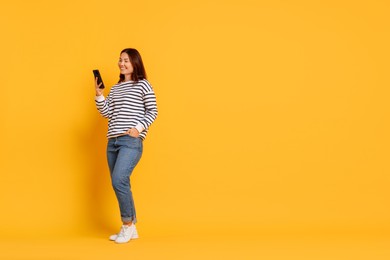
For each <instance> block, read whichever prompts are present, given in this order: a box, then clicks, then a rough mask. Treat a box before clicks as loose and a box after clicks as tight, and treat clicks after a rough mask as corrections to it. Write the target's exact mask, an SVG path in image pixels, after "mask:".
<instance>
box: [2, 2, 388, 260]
mask: <svg viewBox="0 0 390 260" xmlns="http://www.w3.org/2000/svg"><path fill="white" fill-rule="evenodd" d="M389 7H390V5H389V3H388V2H387V1H380V0H375V1H333V0H332V1H302V0H299V1H282V0H275V1H271V0H269V1H255V0H241V1H232V0H230V1H229V0H226V1H223V0H197V1H179V0H166V1H156V0H146V1H129V0H126V1H124V0H123V1H121V0H111V1H95V0H94V1H92V0H87V1H63V0H60V1H47V0H37V1H27V0H24V1H3V2H2V4H1V8H0V14H1V16H0V24H1V25H0V26H1V31H0V33H1V48H0V57H1V62H0V64H1V65H0V66H1V68H0V73H1V77H0V82H1V84H0V86H1V104H2V105H1V117H0V119H1V128H0V131H1V132H0V133H1V136H2V142H1V164H0V172H1V182H0V208H1V214H0V230H1V237H2V238H3V240H4V239H5V240H11V241H15V242H14V244H12V243H11V244H3V245H4V248H8V249H9V251H3V252H8V253H9V255H7V256H12V252H16V251H19V253H20V254H23V252H22V253H21V251H23V250H17V249H15V250H14V249H12V248H14V247H15V248H16V245H17V244H18V242H17V241H20V240H23V241H25V242H24V243H25V245H27V244H28V243H33V242H32V241H39V239H48V240H52V239H62V238H75V237H77V238H80V237H92V238H91V239H97V241H100V240H99V239H106V236H107V235H109V234H110V233H111V232H114V231H117V229H118V228H119V225H120V222H119V220H120V219H119V210H118V206H117V203H116V200H115V197H114V193H113V191H112V189H111V185H110V180H109V174H108V168H107V164H106V158H105V146H106V137H105V134H106V130H107V126H106V121H105V119H103V118H101V117H100V115H99V114H98V112H97V111H96V108H95V104H94V99H93V97H94V91H93V76H92V69H95V68H98V69H100V71H101V74H102V76H103V80H104V82H105V84H106V85H107V86H108V88H107V90H106V94H107V92H108V89H109V86H112V85H113V84H114V83H115V82H116V81H117V80H118V73H119V72H118V68H117V59H118V57H119V53H120V51H121V50H122V49H123V48H126V47H134V48H137V49H138V50H139V51H140V52H141V55H142V57H143V60H144V63H145V66H146V70H147V73H148V75H149V81H150V82H151V84H152V85H153V87H154V89H155V92H156V95H157V101H158V106H159V116H158V118H157V120H156V121H155V123H154V124H153V125H152V127H151V128H150V131H149V135H148V137H147V139H146V141H145V142H144V154H143V158H142V159H141V162H140V164H139V165H138V166H137V168H136V170H135V172H134V174H133V176H132V185H133V192H134V196H135V203H136V207H137V215H138V218H139V224H138V229H139V232H140V235H141V237H144V239H145V240H143V241H144V242H143V243H144V244H142V240H141V239H140V241H141V242H139V245H141V244H142V245H144V246H145V248H149V249H150V245H149V244H148V243H146V242H145V241H148V240H147V238H148V237H149V238H156V239H157V238H158V237H161V238H162V241H164V238H167V237H177V238H178V239H179V240H180V239H185V238H194V237H203V238H205V237H214V236H219V237H225V238H236V239H237V241H238V240H240V239H248V238H249V237H250V238H251V239H254V240H251V241H252V242H253V241H256V239H257V238H259V237H264V236H266V237H267V236H268V237H279V236H283V237H285V236H291V237H299V236H311V235H314V236H317V237H318V236H322V237H338V236H344V235H347V236H355V235H359V236H361V237H375V236H377V237H388V235H389V231H390V221H389V219H390V208H389V199H390V191H389V182H390V177H389V172H390V166H389V155H390V153H389V147H390V138H389V131H390V124H389V111H390V105H389V104H390V103H389V97H390V95H389V94H390V91H389V73H388V72H389V68H390V66H389V60H390V55H389V54H390V51H389V46H390V40H389V25H390V19H389V15H388V14H389V11H390V8H389ZM29 241H30V242H29ZM102 241H103V240H102ZM153 241H154V242H155V244H158V243H159V242H158V241H159V240H158V239H157V240H153ZM156 241H157V242H156ZM180 241H184V240H180ZM7 243H10V242H7ZM87 243H92V244H91V248H90V250H91V251H93V250H94V246H93V242H91V241H88V242H87ZM97 243H101V244H100V246H101V247H104V245H105V244H106V243H108V242H106V241H104V243H103V242H97ZM136 243H137V242H135V243H134V244H133V246H134V245H137V244H136ZM83 244H84V243H82V242H80V245H79V244H77V245H79V246H80V247H82V246H81V245H83ZM195 244H196V243H195ZM0 245H1V244H0ZM6 245H8V246H6ZM77 245H74V246H75V247H77ZM246 245H247V248H248V245H251V244H250V243H249V244H248V243H246ZM257 245H258V244H257V243H255V242H253V247H251V248H252V249H253V248H256V246H257ZM13 246H14V247H13ZM30 246H31V248H37V247H35V246H33V245H31V244H30ZM187 246H188V245H187ZM25 248H29V246H25ZM38 248H39V247H38ZM167 248H169V247H167ZM183 248H187V247H185V246H183ZM211 248H213V246H211ZM214 248H215V247H214ZM217 248H218V247H217ZM221 248H222V247H221ZM302 248H304V246H302ZM187 249H188V250H187V251H185V252H187V253H188V252H192V253H194V252H196V249H195V248H193V247H191V246H188V248H187ZM13 250H14V251H13ZM107 250H108V251H106V252H109V250H114V249H107ZM167 250H168V249H167ZM173 250H174V249H172V251H173ZM230 250H232V249H231V248H230ZM373 250H374V249H373ZM27 251H28V250H27ZM39 252H41V251H40V250H37V251H35V254H36V255H35V256H36V257H37V259H38V258H39V257H38V256H39ZM148 252H149V253H150V251H148ZM164 252H165V251H164ZM167 252H168V251H167ZM218 252H219V251H218ZM221 252H222V250H221ZM234 252H236V253H237V254H239V253H238V252H240V250H239V247H237V248H235V251H234ZM275 252H276V251H275ZM252 253H253V254H250V255H248V258H247V259H249V258H250V257H253V259H255V257H254V254H255V253H256V252H252ZM257 253H260V252H257ZM0 254H1V253H0ZM3 254H5V253H3ZM218 254H219V253H218ZM140 255H141V256H142V254H141V253H140ZM163 255H164V254H163ZM271 255H272V254H271ZM166 256H167V258H168V253H166ZM175 256H179V255H170V257H169V258H170V259H172V258H174V257H175ZM229 256H234V254H229ZM159 257H160V258H161V257H162V255H159ZM226 257H228V255H226V256H225V258H226ZM86 258H87V257H86ZM86 258H80V259H86ZM178 258H180V257H178ZM21 259H22V258H21ZM23 259H24V258H23ZM41 259H42V258H41ZM48 259H49V258H48ZM72 259H76V258H72ZM95 259H96V258H95ZM181 259H185V257H181ZM268 259H273V258H270V257H269V258H268ZM275 259H276V258H275ZM286 259H289V258H286ZM311 259H313V258H311ZM314 259H319V258H314ZM332 259H335V258H334V257H333V258H332ZM342 259H345V258H342ZM355 259H356V258H355Z"/></svg>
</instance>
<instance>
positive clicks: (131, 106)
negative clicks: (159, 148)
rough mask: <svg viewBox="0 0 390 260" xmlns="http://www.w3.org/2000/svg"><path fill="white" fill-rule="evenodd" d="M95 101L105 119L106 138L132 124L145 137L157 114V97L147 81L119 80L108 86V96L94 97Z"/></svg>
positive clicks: (113, 135) (141, 136) (119, 132)
mask: <svg viewBox="0 0 390 260" xmlns="http://www.w3.org/2000/svg"><path fill="white" fill-rule="evenodd" d="M95 102H96V107H97V109H98V111H99V112H100V114H101V115H102V116H104V117H106V118H108V133H107V137H108V138H111V137H115V136H118V135H122V134H124V133H125V132H126V131H128V130H129V129H130V128H133V127H135V128H137V130H138V131H139V132H140V135H139V137H140V138H141V139H142V140H144V139H145V137H146V135H147V133H148V129H149V126H150V125H151V124H152V123H153V121H154V120H155V119H156V117H157V104H156V96H155V94H154V91H153V88H152V86H151V85H150V84H149V82H148V81H147V80H140V81H138V82H137V83H134V82H133V81H126V82H122V83H118V84H116V85H114V86H113V87H112V88H111V90H110V93H109V94H108V96H107V98H104V96H103V95H101V96H97V97H95Z"/></svg>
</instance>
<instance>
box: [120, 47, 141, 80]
mask: <svg viewBox="0 0 390 260" xmlns="http://www.w3.org/2000/svg"><path fill="white" fill-rule="evenodd" d="M124 52H125V53H127V55H129V58H130V63H131V65H132V66H133V73H132V74H131V80H132V81H134V82H138V81H140V80H143V79H147V77H146V71H145V67H144V64H143V62H142V58H141V54H139V52H138V51H137V50H136V49H133V48H127V49H124V50H122V51H121V53H120V54H122V53H124ZM124 80H125V75H123V74H119V82H118V83H120V82H123V81H124Z"/></svg>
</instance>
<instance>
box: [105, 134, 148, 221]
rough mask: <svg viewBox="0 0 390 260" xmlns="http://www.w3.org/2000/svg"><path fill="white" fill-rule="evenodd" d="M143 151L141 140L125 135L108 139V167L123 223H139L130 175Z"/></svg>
mask: <svg viewBox="0 0 390 260" xmlns="http://www.w3.org/2000/svg"><path fill="white" fill-rule="evenodd" d="M142 150H143V144H142V140H141V139H140V138H134V137H131V136H129V135H123V136H119V137H113V138H110V139H108V144H107V161H108V167H109V168H110V174H111V182H112V187H113V188H114V191H115V195H116V198H117V200H118V203H119V209H120V213H121V219H122V221H123V222H130V221H132V222H133V223H136V222H137V218H136V214H135V207H134V200H133V194H132V192H131V185H130V175H131V173H132V172H133V170H134V168H135V166H136V165H137V163H138V162H139V160H140V159H141V156H142Z"/></svg>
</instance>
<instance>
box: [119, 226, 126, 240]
mask: <svg viewBox="0 0 390 260" xmlns="http://www.w3.org/2000/svg"><path fill="white" fill-rule="evenodd" d="M118 237H125V226H122V227H121V231H119V234H118Z"/></svg>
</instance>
